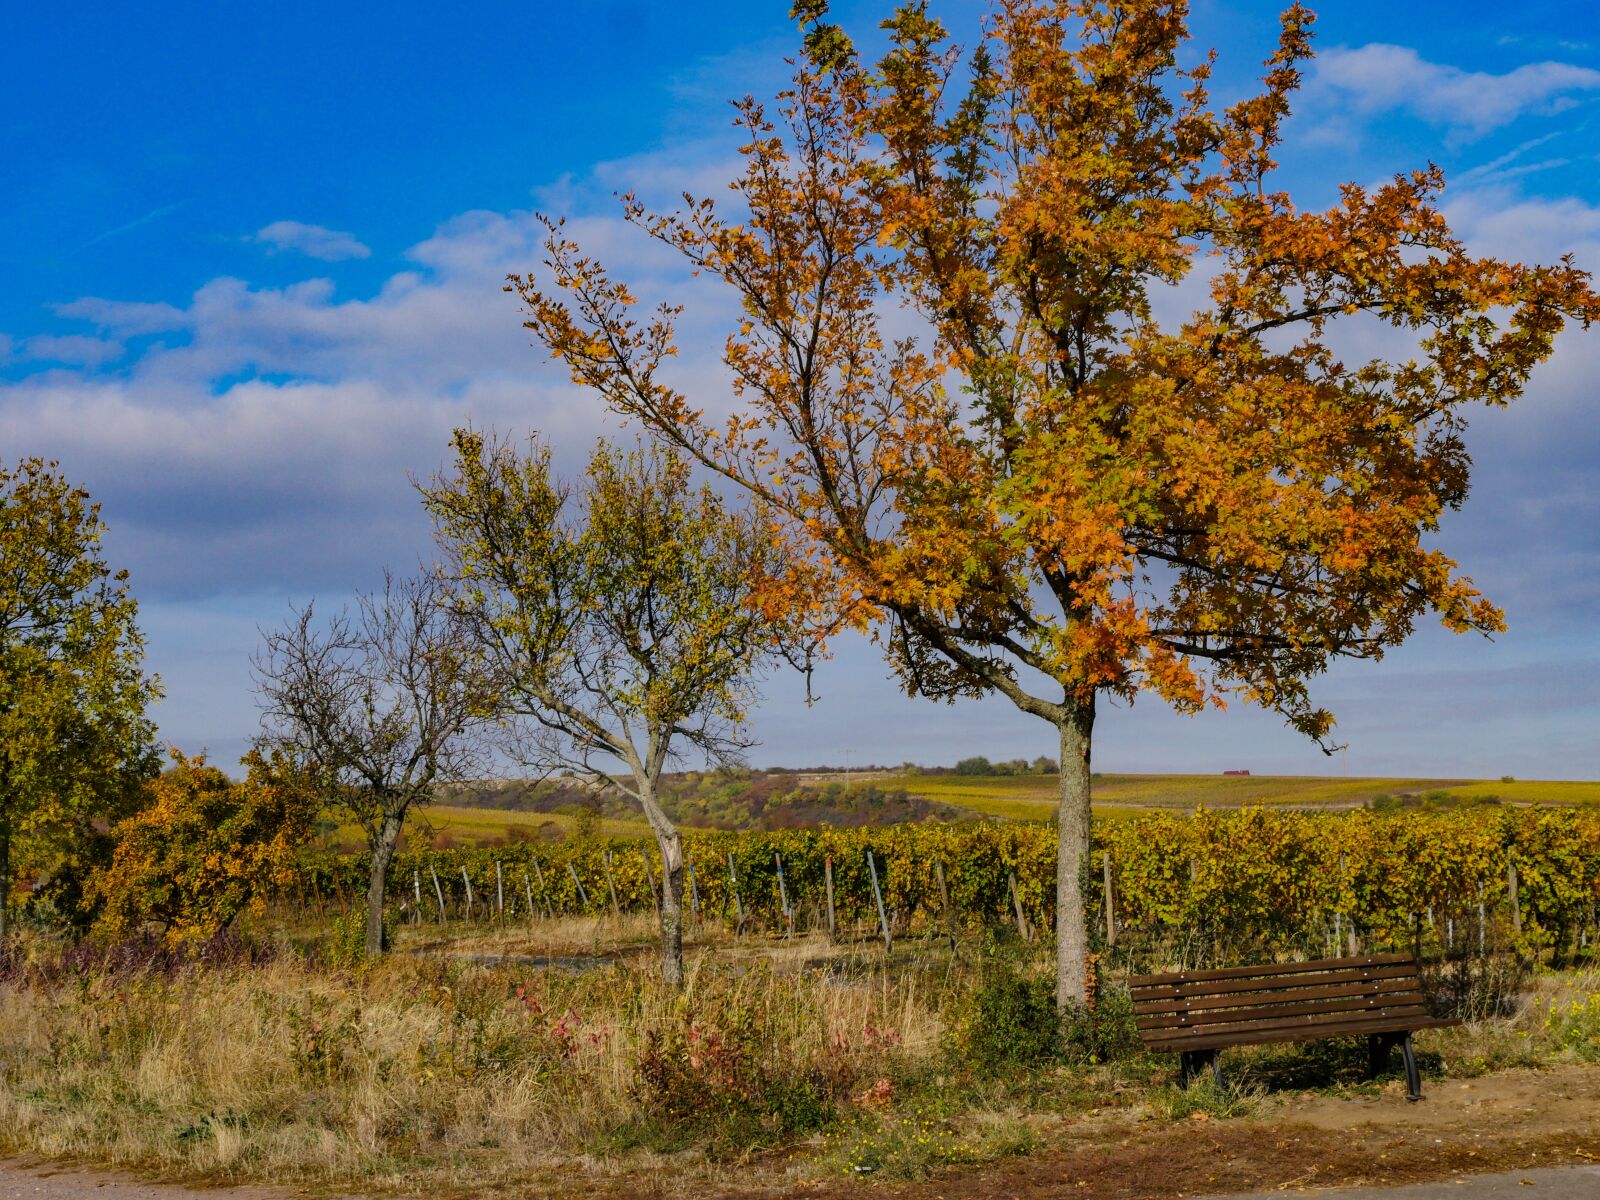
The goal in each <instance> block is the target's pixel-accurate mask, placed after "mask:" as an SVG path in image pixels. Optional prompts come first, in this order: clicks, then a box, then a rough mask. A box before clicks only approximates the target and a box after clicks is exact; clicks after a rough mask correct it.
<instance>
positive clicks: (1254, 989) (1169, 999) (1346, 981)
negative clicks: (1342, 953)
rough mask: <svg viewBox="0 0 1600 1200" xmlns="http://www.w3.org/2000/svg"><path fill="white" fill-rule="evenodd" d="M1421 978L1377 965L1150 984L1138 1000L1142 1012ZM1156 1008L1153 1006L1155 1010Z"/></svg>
mask: <svg viewBox="0 0 1600 1200" xmlns="http://www.w3.org/2000/svg"><path fill="white" fill-rule="evenodd" d="M1416 978H1417V971H1416V968H1415V967H1375V968H1374V969H1372V970H1370V971H1328V972H1326V973H1325V974H1321V975H1312V974H1305V975H1293V976H1289V977H1288V978H1286V979H1285V978H1279V979H1275V980H1267V981H1265V982H1264V984H1258V983H1257V982H1256V981H1255V980H1252V979H1239V980H1233V981H1230V982H1227V983H1203V984H1198V985H1196V986H1195V987H1192V988H1183V987H1173V986H1171V985H1170V984H1163V985H1161V987H1160V988H1159V989H1157V988H1150V989H1146V990H1144V991H1143V992H1141V993H1140V994H1139V995H1136V996H1135V997H1134V998H1133V999H1134V1004H1135V1005H1136V1006H1137V1007H1138V1008H1139V1010H1140V1011H1141V1012H1143V1011H1146V1010H1147V1008H1148V1006H1151V1005H1157V1004H1160V1005H1165V1004H1173V1003H1191V1002H1200V1003H1207V1002H1210V1001H1212V1000H1214V1001H1215V1003H1216V1004H1217V1005H1219V1006H1220V1005H1224V1004H1230V1003H1234V1001H1233V999H1232V997H1235V996H1241V995H1243V996H1249V995H1255V994H1258V993H1267V992H1271V993H1276V994H1282V995H1289V996H1293V995H1300V994H1305V993H1308V992H1310V991H1311V990H1313V989H1320V988H1328V987H1333V986H1335V985H1338V986H1347V987H1356V988H1360V987H1363V986H1377V985H1380V984H1385V983H1387V984H1390V985H1391V986H1392V985H1394V984H1403V983H1408V982H1410V981H1412V980H1414V979H1416ZM1151 1011H1153V1010H1151Z"/></svg>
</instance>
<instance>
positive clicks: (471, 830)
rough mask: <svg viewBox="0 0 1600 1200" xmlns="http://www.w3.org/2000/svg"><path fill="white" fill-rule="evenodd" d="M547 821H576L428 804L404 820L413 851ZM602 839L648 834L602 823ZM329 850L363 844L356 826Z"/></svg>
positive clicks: (338, 833)
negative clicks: (437, 842) (441, 841)
mask: <svg viewBox="0 0 1600 1200" xmlns="http://www.w3.org/2000/svg"><path fill="white" fill-rule="evenodd" d="M546 822H550V823H552V824H554V825H556V826H558V827H559V828H560V829H561V830H562V832H563V833H566V832H568V831H570V830H571V829H572V827H573V825H574V824H576V820H575V818H573V817H569V816H567V815H566V814H565V813H534V812H514V811H512V810H510V809H500V808H471V807H468V806H467V805H462V804H430V805H428V806H427V807H425V808H416V809H413V810H412V811H411V815H410V816H409V817H407V818H406V838H407V844H408V845H409V846H411V847H413V848H419V847H426V846H429V845H432V844H433V841H434V839H435V838H437V837H439V836H440V835H443V836H445V837H447V838H448V839H449V841H450V842H453V843H454V844H455V845H457V846H481V845H484V844H485V843H488V842H493V841H497V840H499V839H501V838H510V837H513V836H521V835H526V836H529V837H535V838H536V837H537V836H538V830H539V827H540V826H542V825H544V824H545V823H546ZM596 832H597V833H598V834H599V835H600V836H601V837H639V836H642V835H643V834H645V833H648V832H649V827H648V826H647V825H646V824H645V823H644V819H643V818H640V819H639V820H637V821H614V820H609V819H607V820H602V821H601V822H600V823H599V825H598V826H597V827H596ZM326 845H327V846H328V847H329V848H330V849H346V850H356V849H360V848H362V847H363V846H364V845H365V839H364V838H363V836H362V833H361V829H360V827H359V826H357V825H355V824H353V823H347V824H344V825H341V826H339V828H338V829H337V830H335V831H334V832H333V833H332V834H331V835H329V836H328V838H327V839H326Z"/></svg>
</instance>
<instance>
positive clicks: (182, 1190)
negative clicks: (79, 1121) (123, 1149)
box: [0, 1159, 294, 1200]
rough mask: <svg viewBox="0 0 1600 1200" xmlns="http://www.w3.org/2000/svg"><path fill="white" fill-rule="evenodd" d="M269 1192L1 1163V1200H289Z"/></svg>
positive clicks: (9, 1161)
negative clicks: (155, 1181)
mask: <svg viewBox="0 0 1600 1200" xmlns="http://www.w3.org/2000/svg"><path fill="white" fill-rule="evenodd" d="M293 1194H294V1193H292V1192H289V1191H284V1190H274V1189H269V1188H256V1187H238V1188H198V1189H197V1188H189V1187H184V1186H182V1185H181V1184H172V1183H150V1182H147V1181H146V1180H143V1179H138V1178H135V1177H134V1176H132V1175H120V1174H116V1173H114V1172H107V1171H87V1170H84V1169H82V1168H79V1167H61V1166H56V1165H54V1164H52V1163H42V1162H37V1161H28V1160H21V1159H4V1160H0V1200H82V1198H84V1197H91V1196H92V1197H94V1200H289V1197H291V1196H293Z"/></svg>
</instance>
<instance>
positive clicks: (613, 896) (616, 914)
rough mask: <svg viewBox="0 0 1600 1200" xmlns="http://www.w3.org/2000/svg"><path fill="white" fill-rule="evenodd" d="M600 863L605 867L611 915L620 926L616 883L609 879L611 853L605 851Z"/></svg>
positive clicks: (620, 910)
mask: <svg viewBox="0 0 1600 1200" xmlns="http://www.w3.org/2000/svg"><path fill="white" fill-rule="evenodd" d="M600 861H601V863H602V864H603V865H604V866H605V869H606V888H607V890H608V891H610V893H611V915H612V916H613V917H615V918H616V920H617V923H618V924H619V925H620V924H621V923H622V905H620V904H618V903H617V881H616V880H615V879H613V878H611V851H609V850H607V851H606V852H605V856H604V857H603V858H602V859H601V860H600Z"/></svg>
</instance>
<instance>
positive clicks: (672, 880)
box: [656, 829, 684, 987]
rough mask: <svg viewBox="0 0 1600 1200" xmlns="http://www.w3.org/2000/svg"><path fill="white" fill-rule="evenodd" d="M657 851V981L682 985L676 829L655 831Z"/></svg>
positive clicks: (679, 850) (679, 864)
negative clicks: (658, 899)
mask: <svg viewBox="0 0 1600 1200" xmlns="http://www.w3.org/2000/svg"><path fill="white" fill-rule="evenodd" d="M656 846H657V847H658V848H659V849H660V851H661V978H662V979H664V980H666V982H667V985H668V986H669V987H678V986H679V985H680V984H682V983H683V874H684V872H683V839H682V838H680V837H679V836H678V831H677V830H676V829H673V830H670V831H663V830H660V829H658V830H656Z"/></svg>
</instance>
